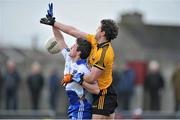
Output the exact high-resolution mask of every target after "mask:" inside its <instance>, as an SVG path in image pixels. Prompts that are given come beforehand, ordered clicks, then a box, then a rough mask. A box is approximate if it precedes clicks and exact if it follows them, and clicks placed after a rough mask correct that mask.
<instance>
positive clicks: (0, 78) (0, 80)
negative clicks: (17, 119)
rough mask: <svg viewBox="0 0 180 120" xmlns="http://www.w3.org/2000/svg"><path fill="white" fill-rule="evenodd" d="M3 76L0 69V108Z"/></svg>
mask: <svg viewBox="0 0 180 120" xmlns="http://www.w3.org/2000/svg"><path fill="white" fill-rule="evenodd" d="M3 82H4V81H3V76H2V73H1V71H0V108H1V102H2V88H3Z"/></svg>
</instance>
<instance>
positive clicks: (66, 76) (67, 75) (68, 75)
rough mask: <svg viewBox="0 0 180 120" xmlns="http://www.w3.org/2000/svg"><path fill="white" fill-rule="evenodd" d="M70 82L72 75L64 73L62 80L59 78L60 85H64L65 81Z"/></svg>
mask: <svg viewBox="0 0 180 120" xmlns="http://www.w3.org/2000/svg"><path fill="white" fill-rule="evenodd" d="M70 82H72V75H71V74H66V75H64V78H63V80H61V85H62V86H66V84H67V83H70Z"/></svg>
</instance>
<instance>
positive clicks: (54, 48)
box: [45, 37, 60, 54]
mask: <svg viewBox="0 0 180 120" xmlns="http://www.w3.org/2000/svg"><path fill="white" fill-rule="evenodd" d="M45 47H46V49H47V50H48V52H49V53H51V54H57V53H59V52H60V47H59V44H58V42H57V41H56V40H55V38H54V37H53V38H51V39H49V40H47V41H46V42H45Z"/></svg>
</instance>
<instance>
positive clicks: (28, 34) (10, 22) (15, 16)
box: [0, 0, 180, 49]
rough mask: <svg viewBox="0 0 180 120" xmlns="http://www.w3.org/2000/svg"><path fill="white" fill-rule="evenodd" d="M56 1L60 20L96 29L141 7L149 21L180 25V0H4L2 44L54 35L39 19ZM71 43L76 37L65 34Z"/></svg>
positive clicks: (0, 3) (0, 20)
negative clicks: (104, 20)
mask: <svg viewBox="0 0 180 120" xmlns="http://www.w3.org/2000/svg"><path fill="white" fill-rule="evenodd" d="M49 2H53V3H54V15H55V17H56V19H57V20H58V21H61V22H63V23H65V24H70V25H73V26H75V27H77V28H79V29H80V30H82V31H85V32H88V33H94V32H95V30H96V27H97V26H98V24H99V21H100V20H101V19H103V18H112V19H114V20H117V18H118V17H119V16H120V15H121V14H123V13H124V12H132V11H139V12H141V13H142V14H143V15H144V18H143V20H144V21H145V22H146V23H148V24H158V25H159V24H160V25H178V26H180V0H0V45H3V46H5V45H6V46H7V45H8V46H20V47H31V39H32V38H33V37H36V38H37V39H38V46H39V47H40V48H42V49H44V42H45V41H46V40H47V39H49V38H50V37H51V36H52V31H51V28H50V27H49V26H45V25H42V24H40V23H39V20H40V18H41V17H44V16H45V14H46V10H47V7H48V3H49ZM65 39H66V41H67V44H68V45H69V46H70V45H72V44H73V40H74V38H72V37H69V36H68V35H65Z"/></svg>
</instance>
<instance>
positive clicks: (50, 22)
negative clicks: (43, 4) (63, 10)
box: [40, 15, 56, 26]
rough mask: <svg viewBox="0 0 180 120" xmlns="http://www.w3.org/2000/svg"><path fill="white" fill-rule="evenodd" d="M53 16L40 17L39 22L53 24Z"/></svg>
mask: <svg viewBox="0 0 180 120" xmlns="http://www.w3.org/2000/svg"><path fill="white" fill-rule="evenodd" d="M55 22H56V21H55V17H49V16H48V15H46V17H45V18H41V20H40V23H42V24H46V25H51V26H54V23H55Z"/></svg>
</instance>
